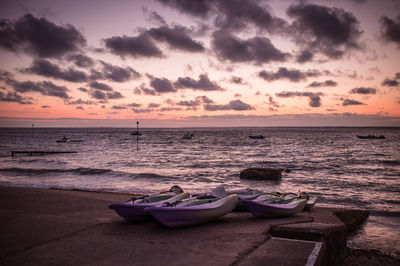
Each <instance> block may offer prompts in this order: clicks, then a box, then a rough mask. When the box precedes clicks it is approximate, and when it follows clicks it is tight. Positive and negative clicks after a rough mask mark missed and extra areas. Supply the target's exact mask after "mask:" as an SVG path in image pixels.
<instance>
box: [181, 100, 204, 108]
mask: <svg viewBox="0 0 400 266" xmlns="http://www.w3.org/2000/svg"><path fill="white" fill-rule="evenodd" d="M200 104H201V102H200V101H198V100H197V99H196V100H195V101H193V100H190V101H179V102H177V103H176V105H179V106H186V107H197V106H199V105H200Z"/></svg>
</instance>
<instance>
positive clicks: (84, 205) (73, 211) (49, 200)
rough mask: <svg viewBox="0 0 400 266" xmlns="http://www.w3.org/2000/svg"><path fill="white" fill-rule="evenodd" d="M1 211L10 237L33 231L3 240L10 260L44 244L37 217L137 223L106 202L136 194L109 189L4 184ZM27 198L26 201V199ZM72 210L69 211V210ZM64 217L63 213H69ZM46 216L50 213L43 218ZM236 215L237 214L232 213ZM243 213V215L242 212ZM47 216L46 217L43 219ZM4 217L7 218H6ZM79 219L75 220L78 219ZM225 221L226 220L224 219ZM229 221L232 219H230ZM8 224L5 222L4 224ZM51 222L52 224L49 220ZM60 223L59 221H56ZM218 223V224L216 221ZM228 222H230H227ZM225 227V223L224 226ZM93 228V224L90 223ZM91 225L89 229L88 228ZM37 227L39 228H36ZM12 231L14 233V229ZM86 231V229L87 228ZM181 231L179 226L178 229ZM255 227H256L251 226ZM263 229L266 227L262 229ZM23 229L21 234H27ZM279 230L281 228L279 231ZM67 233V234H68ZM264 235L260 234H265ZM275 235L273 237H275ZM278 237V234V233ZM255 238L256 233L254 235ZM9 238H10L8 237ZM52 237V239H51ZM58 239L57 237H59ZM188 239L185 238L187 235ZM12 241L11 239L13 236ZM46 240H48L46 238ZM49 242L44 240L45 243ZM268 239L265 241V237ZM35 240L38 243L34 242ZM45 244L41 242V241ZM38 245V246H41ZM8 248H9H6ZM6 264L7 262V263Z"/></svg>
mask: <svg viewBox="0 0 400 266" xmlns="http://www.w3.org/2000/svg"><path fill="white" fill-rule="evenodd" d="M0 191H2V193H0V197H1V198H0V199H1V200H0V207H1V209H0V214H1V216H2V217H3V218H4V217H5V218H8V219H5V220H6V221H2V222H1V224H2V231H3V230H5V231H6V232H4V233H5V234H6V236H7V234H10V233H13V234H15V233H16V234H19V233H21V232H18V231H19V230H30V231H24V232H25V233H27V234H28V235H29V234H30V235H31V238H29V237H28V236H25V235H24V234H22V235H21V236H20V237H22V238H27V237H28V238H29V239H28V241H22V242H21V243H20V242H19V241H17V242H16V243H14V249H13V248H11V250H9V247H6V246H5V245H6V243H2V245H1V249H2V251H1V253H0V258H1V259H4V258H5V259H7V258H10V257H18V254H24V253H26V251H27V250H30V249H34V248H35V246H36V245H37V243H36V242H38V243H41V242H42V241H43V239H41V238H42V237H43V236H40V230H35V226H36V227H41V226H42V225H40V224H37V225H35V223H34V221H35V219H42V221H41V223H44V224H46V223H48V222H49V221H51V220H53V219H55V218H57V217H58V216H60V217H61V216H63V218H67V219H73V224H75V223H82V222H83V223H89V224H92V223H95V224H99V226H100V225H101V226H103V225H104V224H106V225H109V226H111V227H113V226H116V225H118V226H121V225H123V226H125V227H126V226H128V227H135V224H128V223H125V222H124V221H123V220H122V219H121V218H120V217H118V216H117V215H116V214H115V213H113V212H111V211H110V210H108V209H107V205H108V204H109V203H111V202H113V201H125V200H127V198H129V197H131V196H134V194H132V193H119V192H109V191H83V190H64V189H59V188H51V189H44V188H24V187H4V186H3V187H2V186H0ZM24 201H26V204H24V203H23V202H24ZM68 212H69V213H68ZM66 214H67V216H66V217H64V215H66ZM43 215H47V216H46V217H47V218H46V217H44V218H43ZM232 215H233V216H235V215H238V214H232ZM240 215H242V214H240ZM244 215H245V216H246V217H249V222H251V223H257V224H262V223H263V222H264V221H267V220H263V219H255V218H254V217H251V215H250V216H249V214H247V213H246V214H244ZM302 215H303V217H304V218H306V217H307V214H302ZM26 216H28V217H29V216H32V217H33V219H31V220H32V221H30V223H31V224H30V227H29V228H30V229H28V228H24V227H21V228H22V229H21V228H20V227H18V224H20V223H21V222H22V221H23V220H25V219H27V218H28V217H26ZM299 218H301V217H293V218H290V219H287V220H296V219H299ZM10 219H11V220H13V221H14V222H13V223H11V224H10V223H9V222H7V220H10ZM43 219H44V220H43ZM3 220H4V219H3ZM75 220H76V221H75ZM221 220H222V221H224V219H221ZM226 220H228V221H230V220H229V219H228V218H226ZM279 220H280V219H274V220H273V221H272V223H277V222H279ZM4 223H5V224H4ZM50 224H51V223H50ZM56 224H57V223H56ZM215 224H218V223H217V222H216V223H215ZM228 224H229V223H228ZM59 226H60V227H59V229H57V230H61V231H63V230H66V229H65V228H64V226H63V225H62V224H59ZM140 226H141V227H146V224H145V223H143V224H140ZM149 226H153V227H154V226H156V228H159V229H158V230H160V229H162V228H160V226H159V225H157V224H155V223H154V222H150V223H149ZM213 226H214V224H213V223H208V224H204V225H201V226H195V227H191V228H185V229H182V231H187V232H188V233H189V232H191V231H196V230H199V229H200V228H203V229H202V230H209V227H210V228H213ZM221 226H222V225H221ZM89 227H90V226H89ZM89 227H88V228H89ZM36 229H38V228H36ZM13 230H14V231H15V232H13ZM85 230H86V229H85ZM178 230H180V229H178ZM252 230H254V229H252ZM263 230H264V229H263ZM164 231H165V232H163V234H164V233H167V234H169V233H168V232H173V231H174V230H168V229H167V230H164ZM24 232H22V233H24ZM77 232H79V230H78V231H77ZM277 232H278V231H277ZM278 233H279V232H278ZM67 235H68V234H67ZM262 235H263V234H261V236H262ZM148 236H150V237H154V236H152V235H151V234H150V235H148ZM273 237H274V236H273ZM278 237H279V235H278ZM254 238H256V239H257V238H258V237H256V235H254ZM6 239H7V237H6ZM50 239H52V238H50ZM56 239H57V238H56ZM185 239H186V238H185ZM11 240H12V238H11ZM46 241H47V242H48V241H49V240H46ZM46 241H44V242H45V243H46ZM263 241H265V240H263ZM24 242H28V244H30V245H31V246H30V247H29V248H28V249H27V247H21V245H24ZM34 243H36V245H35V244H34ZM40 245H42V244H40ZM40 245H38V246H40ZM11 247H13V245H12V244H11ZM7 249H8V251H7ZM346 250H347V255H346V257H345V261H346V264H345V265H363V266H367V265H380V264H382V263H384V264H385V265H398V264H399V262H400V261H399V260H398V259H396V258H394V257H391V256H389V255H386V254H382V253H380V252H377V251H374V250H358V249H351V248H347V247H346ZM6 264H7V263H6Z"/></svg>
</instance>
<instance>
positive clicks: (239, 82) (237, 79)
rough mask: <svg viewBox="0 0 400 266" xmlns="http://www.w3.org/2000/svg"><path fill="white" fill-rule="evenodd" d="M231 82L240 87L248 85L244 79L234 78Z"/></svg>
mask: <svg viewBox="0 0 400 266" xmlns="http://www.w3.org/2000/svg"><path fill="white" fill-rule="evenodd" d="M230 82H232V83H234V84H238V85H244V84H247V83H246V82H244V81H243V78H241V77H237V76H232V77H231V80H230Z"/></svg>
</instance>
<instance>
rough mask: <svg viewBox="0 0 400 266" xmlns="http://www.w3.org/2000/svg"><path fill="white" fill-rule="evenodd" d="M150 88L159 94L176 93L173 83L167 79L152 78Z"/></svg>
mask: <svg viewBox="0 0 400 266" xmlns="http://www.w3.org/2000/svg"><path fill="white" fill-rule="evenodd" d="M150 86H151V87H153V89H154V90H155V91H156V92H157V93H168V92H176V89H174V87H173V86H172V83H171V81H169V80H168V79H166V78H152V79H151V80H150Z"/></svg>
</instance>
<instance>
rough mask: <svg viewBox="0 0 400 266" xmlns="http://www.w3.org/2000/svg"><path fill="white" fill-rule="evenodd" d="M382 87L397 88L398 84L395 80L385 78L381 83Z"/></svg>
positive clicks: (399, 83)
mask: <svg viewBox="0 0 400 266" xmlns="http://www.w3.org/2000/svg"><path fill="white" fill-rule="evenodd" d="M382 85H383V86H388V87H397V86H399V85H400V82H399V81H397V80H395V79H389V78H386V79H385V80H384V81H382Z"/></svg>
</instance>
